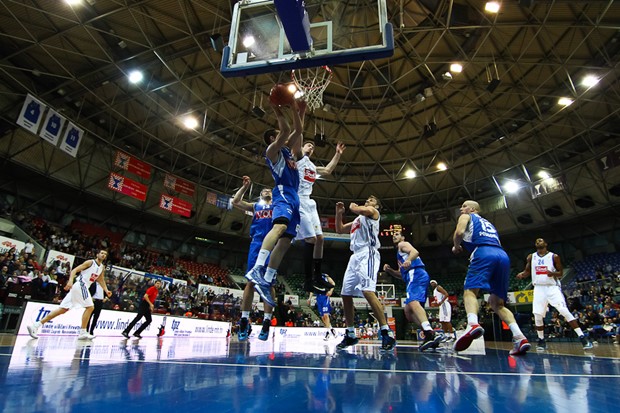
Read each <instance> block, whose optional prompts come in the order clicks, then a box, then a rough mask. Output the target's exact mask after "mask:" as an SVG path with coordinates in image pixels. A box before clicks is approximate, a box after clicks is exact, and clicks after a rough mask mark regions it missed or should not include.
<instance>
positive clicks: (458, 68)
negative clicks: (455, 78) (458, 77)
mask: <svg viewBox="0 0 620 413" xmlns="http://www.w3.org/2000/svg"><path fill="white" fill-rule="evenodd" d="M450 71H451V72H452V73H461V72H462V71H463V65H461V64H460V63H452V64H451V65H450Z"/></svg>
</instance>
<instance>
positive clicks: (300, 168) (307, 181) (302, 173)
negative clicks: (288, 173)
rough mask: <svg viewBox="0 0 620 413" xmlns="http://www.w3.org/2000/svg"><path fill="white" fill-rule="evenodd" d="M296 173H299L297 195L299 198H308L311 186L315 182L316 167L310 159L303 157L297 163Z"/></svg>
mask: <svg viewBox="0 0 620 413" xmlns="http://www.w3.org/2000/svg"><path fill="white" fill-rule="evenodd" d="M297 172H299V190H297V193H298V194H299V196H300V197H302V196H306V197H309V196H310V194H312V185H314V181H316V165H315V164H314V163H313V162H312V161H311V160H310V158H308V157H307V156H303V157H302V158H301V159H300V160H298V161H297Z"/></svg>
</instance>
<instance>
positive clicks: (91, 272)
mask: <svg viewBox="0 0 620 413" xmlns="http://www.w3.org/2000/svg"><path fill="white" fill-rule="evenodd" d="M102 272H103V264H101V265H99V264H97V261H96V260H92V264H91V265H90V267H88V268H87V269H85V270H83V271H82V272H81V273H80V275H79V276H78V277H77V278H78V280H80V282H81V283H82V284H84V285H85V286H86V288H88V287H90V285H91V284H92V283H94V282H95V281H97V278H99V276H100V275H101V273H102Z"/></svg>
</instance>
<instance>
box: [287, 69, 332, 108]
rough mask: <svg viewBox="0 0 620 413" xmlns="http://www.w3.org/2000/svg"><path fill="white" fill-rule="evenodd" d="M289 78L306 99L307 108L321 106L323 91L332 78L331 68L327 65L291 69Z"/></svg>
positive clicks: (302, 97)
mask: <svg viewBox="0 0 620 413" xmlns="http://www.w3.org/2000/svg"><path fill="white" fill-rule="evenodd" d="M291 78H292V79H293V82H295V86H297V89H298V90H299V92H300V95H301V96H300V98H301V99H303V100H305V101H306V104H307V105H308V109H310V110H314V109H317V108H320V107H321V106H323V92H324V91H325V88H326V87H327V85H329V82H330V81H331V79H332V70H331V69H330V68H329V67H327V66H320V67H310V68H307V69H293V70H291Z"/></svg>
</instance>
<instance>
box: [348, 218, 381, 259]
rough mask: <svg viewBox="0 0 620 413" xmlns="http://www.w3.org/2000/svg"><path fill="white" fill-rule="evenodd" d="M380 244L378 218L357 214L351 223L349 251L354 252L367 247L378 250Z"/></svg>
mask: <svg viewBox="0 0 620 413" xmlns="http://www.w3.org/2000/svg"><path fill="white" fill-rule="evenodd" d="M380 246H381V243H380V242H379V219H377V220H374V219H372V218H369V217H367V216H364V215H358V216H357V218H355V219H354V220H353V224H352V225H351V246H350V248H351V251H353V252H356V251H360V250H362V249H364V248H369V247H370V248H372V249H374V250H377V251H378V250H379V247H380Z"/></svg>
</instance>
